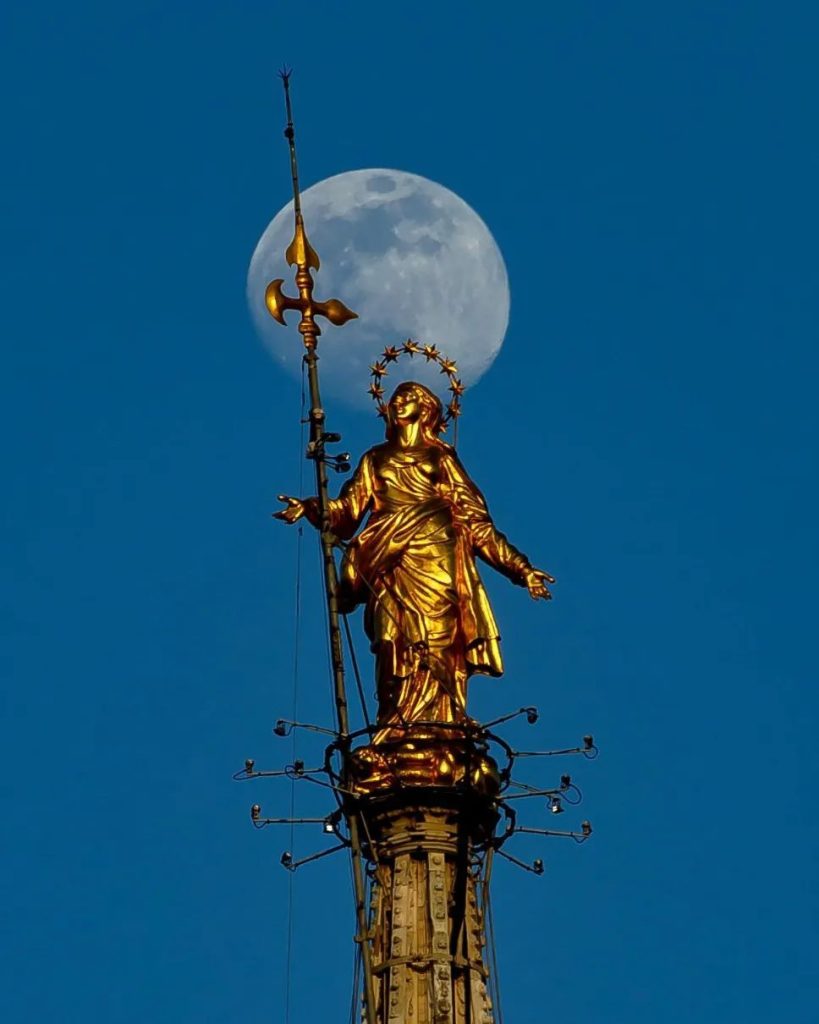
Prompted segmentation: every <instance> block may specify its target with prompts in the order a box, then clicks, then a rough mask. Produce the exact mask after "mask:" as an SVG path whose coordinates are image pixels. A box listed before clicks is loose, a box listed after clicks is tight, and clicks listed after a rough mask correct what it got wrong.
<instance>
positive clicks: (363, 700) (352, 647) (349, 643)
mask: <svg viewBox="0 0 819 1024" xmlns="http://www.w3.org/2000/svg"><path fill="white" fill-rule="evenodd" d="M341 617H342V619H343V620H344V632H345V634H346V636H347V646H348V647H349V649H350V661H351V662H352V664H353V675H354V676H355V685H356V688H357V690H358V699H359V700H360V701H361V712H362V714H363V715H364V724H365V725H366V726H367V728H368V729H372V727H373V724H372V722H371V721H370V714H369V712H368V711H367V698H366V697H365V696H364V686H363V684H362V682H361V672H360V671H359V669H358V658H357V657H356V653H355V645H354V644H353V634H352V633H351V632H350V623H349V621H348V619H347V616H346V615H342V616H341Z"/></svg>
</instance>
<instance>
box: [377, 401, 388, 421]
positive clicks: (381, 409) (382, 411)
mask: <svg viewBox="0 0 819 1024" xmlns="http://www.w3.org/2000/svg"><path fill="white" fill-rule="evenodd" d="M376 416H380V417H381V419H382V420H385V419H386V418H387V407H386V405H384V403H383V402H379V403H378V410H377V412H376Z"/></svg>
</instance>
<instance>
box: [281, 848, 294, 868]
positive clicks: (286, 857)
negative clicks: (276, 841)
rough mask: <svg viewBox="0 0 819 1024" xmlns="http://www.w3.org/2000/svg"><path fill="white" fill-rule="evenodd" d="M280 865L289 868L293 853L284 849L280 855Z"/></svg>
mask: <svg viewBox="0 0 819 1024" xmlns="http://www.w3.org/2000/svg"><path fill="white" fill-rule="evenodd" d="M281 863H282V867H285V868H289V867H290V865H291V864H292V863H293V854H292V853H291V852H290V851H289V850H285V851H284V853H283V854H282V856H281Z"/></svg>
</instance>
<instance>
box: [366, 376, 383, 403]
mask: <svg viewBox="0 0 819 1024" xmlns="http://www.w3.org/2000/svg"><path fill="white" fill-rule="evenodd" d="M367 392H368V393H369V394H371V395H372V396H373V398H379V399H380V398H381V396H382V395H383V394H384V389H383V388H382V387H381V385H380V384H379V383H378V381H376V380H374V381H373V382H372V384H370V386H369V387H368V388H367Z"/></svg>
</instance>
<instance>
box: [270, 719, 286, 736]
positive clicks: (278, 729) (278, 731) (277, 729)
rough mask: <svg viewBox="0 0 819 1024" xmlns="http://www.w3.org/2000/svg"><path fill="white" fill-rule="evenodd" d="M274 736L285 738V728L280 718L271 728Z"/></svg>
mask: <svg viewBox="0 0 819 1024" xmlns="http://www.w3.org/2000/svg"><path fill="white" fill-rule="evenodd" d="M273 734H274V736H286V735H287V726H286V725H285V724H284V719H282V718H280V719H279V720H278V722H276V724H275V726H274V727H273Z"/></svg>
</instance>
